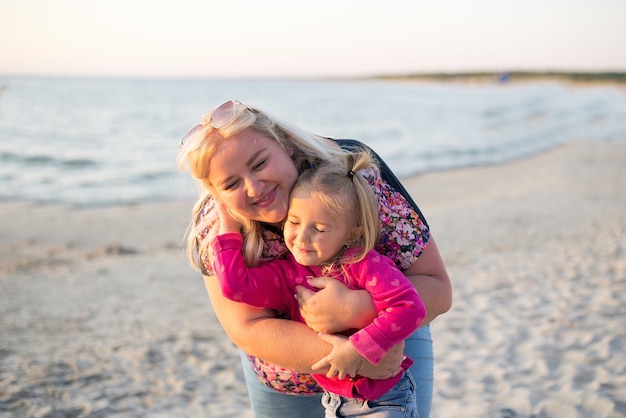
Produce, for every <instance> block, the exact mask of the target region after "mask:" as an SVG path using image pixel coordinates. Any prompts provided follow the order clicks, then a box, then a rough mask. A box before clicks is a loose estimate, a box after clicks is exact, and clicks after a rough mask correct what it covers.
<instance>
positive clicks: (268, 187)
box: [209, 129, 298, 223]
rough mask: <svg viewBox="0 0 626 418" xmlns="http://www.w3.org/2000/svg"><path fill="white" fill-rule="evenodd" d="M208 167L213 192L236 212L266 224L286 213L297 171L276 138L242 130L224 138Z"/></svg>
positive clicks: (250, 130)
mask: <svg viewBox="0 0 626 418" xmlns="http://www.w3.org/2000/svg"><path fill="white" fill-rule="evenodd" d="M209 170H210V171H209V172H210V173H211V174H210V176H209V181H210V182H211V184H212V185H213V187H214V189H215V193H216V194H218V197H219V198H221V199H222V200H223V201H224V202H225V203H226V205H227V206H228V207H229V208H230V209H232V210H234V211H235V212H237V213H239V214H240V215H242V216H245V217H247V218H250V219H254V220H257V221H261V222H267V223H278V222H281V221H282V220H283V219H284V218H285V216H287V209H288V207H289V194H290V192H291V188H292V187H293V185H294V184H295V182H296V179H297V177H298V172H297V170H296V166H295V164H294V163H293V161H292V160H291V157H290V156H289V155H288V154H287V153H286V152H285V151H283V150H282V149H281V148H280V146H279V145H278V143H277V142H276V141H274V140H272V139H269V138H267V137H265V136H264V135H261V134H259V133H258V132H256V131H254V130H252V129H245V130H243V131H242V132H240V133H238V134H237V135H234V136H232V137H230V138H228V139H226V140H224V142H223V143H222V144H221V145H220V146H219V148H218V150H217V152H216V153H215V155H214V156H213V158H212V159H211V161H210V163H209Z"/></svg>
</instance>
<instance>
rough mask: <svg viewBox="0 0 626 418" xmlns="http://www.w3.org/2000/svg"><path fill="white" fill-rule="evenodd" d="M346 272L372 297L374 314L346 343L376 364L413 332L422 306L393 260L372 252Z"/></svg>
mask: <svg viewBox="0 0 626 418" xmlns="http://www.w3.org/2000/svg"><path fill="white" fill-rule="evenodd" d="M348 269H349V270H348V271H349V273H350V275H351V276H352V277H354V278H355V279H356V280H357V281H358V283H359V286H360V287H361V288H363V289H365V290H367V291H368V292H369V293H370V294H371V295H372V300H373V302H374V306H375V308H376V312H378V316H377V317H376V318H375V319H374V321H372V323H371V324H370V325H368V326H367V327H365V328H363V329H361V330H360V331H358V332H356V333H355V334H353V335H352V336H350V341H351V342H352V344H353V345H354V347H355V348H356V350H357V351H358V352H359V353H360V354H361V355H362V356H363V357H365V358H366V359H367V360H368V361H369V362H371V363H373V364H378V363H379V362H380V360H381V359H382V358H383V357H384V355H385V354H386V353H387V351H388V350H389V349H390V348H391V347H393V346H394V345H396V344H398V343H400V342H401V341H404V340H405V339H406V338H407V337H408V336H410V335H411V334H412V333H413V332H415V330H416V329H417V328H418V327H419V325H420V323H421V322H422V321H423V320H424V317H425V316H426V307H425V306H424V303H423V302H422V299H421V298H420V296H419V295H418V293H417V291H416V290H415V288H414V287H413V284H412V283H411V282H410V281H409V280H408V279H407V278H406V277H405V276H404V274H402V272H401V271H400V270H398V268H397V267H396V266H395V264H394V263H393V261H391V259H389V258H387V257H385V256H383V255H381V254H379V253H377V252H376V251H370V252H369V253H368V255H367V257H366V258H365V259H364V260H363V261H362V262H360V263H355V264H352V265H350V266H348Z"/></svg>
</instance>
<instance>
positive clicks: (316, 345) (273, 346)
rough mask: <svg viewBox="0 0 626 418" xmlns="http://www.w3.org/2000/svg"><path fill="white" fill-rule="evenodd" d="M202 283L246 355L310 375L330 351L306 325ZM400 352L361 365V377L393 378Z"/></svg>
mask: <svg viewBox="0 0 626 418" xmlns="http://www.w3.org/2000/svg"><path fill="white" fill-rule="evenodd" d="M204 283H205V286H206V289H207V292H208V294H209V297H210V298H211V303H212V305H213V310H214V311H215V314H216V315H217V318H218V320H219V321H220V323H221V325H222V327H223V328H224V330H225V331H226V334H227V335H228V337H229V338H230V339H231V341H233V343H235V345H237V346H238V347H239V348H241V349H242V350H243V351H244V352H245V353H247V354H250V355H253V356H256V357H259V358H262V359H263V360H265V361H268V362H270V363H273V364H276V365H279V366H281V367H285V368H287V369H291V370H298V371H300V372H304V373H312V372H313V371H312V370H311V366H312V365H313V364H314V363H315V362H317V361H318V360H319V359H320V358H322V357H324V356H326V355H327V354H328V353H330V351H331V350H332V348H333V347H332V345H331V344H328V343H326V342H324V341H323V340H322V339H321V338H319V337H318V333H317V332H315V331H313V330H311V329H310V328H309V327H307V326H306V325H305V324H302V323H300V322H297V321H290V320H285V319H278V318H276V317H275V316H274V313H273V311H271V310H268V309H257V308H253V307H251V306H249V305H245V304H243V303H237V302H233V301H230V300H228V299H226V298H225V297H223V296H222V293H221V291H220V288H219V286H218V283H217V280H216V278H215V277H213V276H204ZM370 303H371V300H370ZM402 349H403V345H401V346H399V347H398V348H397V349H394V350H390V352H389V353H388V354H387V356H385V358H384V359H383V361H381V363H380V364H379V365H378V366H374V365H372V364H366V365H364V367H363V368H362V369H361V371H360V374H361V375H363V376H367V377H370V378H373V379H386V378H388V377H391V376H394V375H396V374H397V373H398V372H399V371H400V365H401V363H402ZM322 372H325V371H322ZM316 373H320V370H316Z"/></svg>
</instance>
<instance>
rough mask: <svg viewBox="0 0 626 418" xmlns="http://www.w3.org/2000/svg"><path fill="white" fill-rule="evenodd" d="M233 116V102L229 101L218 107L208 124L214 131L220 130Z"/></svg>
mask: <svg viewBox="0 0 626 418" xmlns="http://www.w3.org/2000/svg"><path fill="white" fill-rule="evenodd" d="M233 116H235V102H234V101H232V100H229V101H227V102H225V103H222V104H221V105H219V107H218V108H217V109H215V111H214V112H213V114H212V115H211V121H210V124H211V126H212V127H213V128H214V129H220V128H221V127H222V126H224V125H226V124H227V123H228V122H230V121H231V119H232V118H233Z"/></svg>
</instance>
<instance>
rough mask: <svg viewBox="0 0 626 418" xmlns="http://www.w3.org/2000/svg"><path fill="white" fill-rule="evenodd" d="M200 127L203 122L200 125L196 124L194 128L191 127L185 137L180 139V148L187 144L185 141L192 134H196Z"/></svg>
mask: <svg viewBox="0 0 626 418" xmlns="http://www.w3.org/2000/svg"><path fill="white" fill-rule="evenodd" d="M200 129H202V125H201V124H198V125H196V126H194V127H193V128H191V129H190V130H189V132H187V133H186V134H185V136H183V139H181V140H180V145H179V147H180V148H182V147H183V146H184V145H185V141H186V140H187V139H188V138H189V137H190V136H192V135H193V134H195V133H196V132H198V131H199V130H200Z"/></svg>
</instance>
